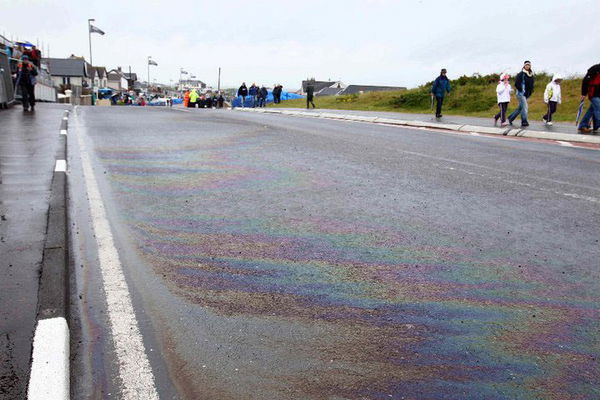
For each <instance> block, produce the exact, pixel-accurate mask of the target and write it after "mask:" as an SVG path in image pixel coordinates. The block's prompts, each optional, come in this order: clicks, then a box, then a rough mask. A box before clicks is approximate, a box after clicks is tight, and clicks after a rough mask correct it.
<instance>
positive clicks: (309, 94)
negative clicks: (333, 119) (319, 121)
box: [306, 82, 316, 110]
mask: <svg viewBox="0 0 600 400" xmlns="http://www.w3.org/2000/svg"><path fill="white" fill-rule="evenodd" d="M314 98H315V86H314V85H313V84H312V82H309V83H307V84H306V109H307V110H308V109H309V108H310V107H309V104H312V106H313V109H314V108H316V106H315V102H314V101H313V99H314Z"/></svg>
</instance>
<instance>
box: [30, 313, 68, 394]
mask: <svg viewBox="0 0 600 400" xmlns="http://www.w3.org/2000/svg"><path fill="white" fill-rule="evenodd" d="M69 390H70V385H69V326H68V325H67V321H66V320H65V319H64V318H63V317H58V318H49V319H42V320H40V321H38V324H37V328H36V329H35V335H34V337H33V356H32V362H31V375H30V377H29V388H28V389H27V398H28V399H29V400H48V399H56V400H63V399H64V400H67V399H69Z"/></svg>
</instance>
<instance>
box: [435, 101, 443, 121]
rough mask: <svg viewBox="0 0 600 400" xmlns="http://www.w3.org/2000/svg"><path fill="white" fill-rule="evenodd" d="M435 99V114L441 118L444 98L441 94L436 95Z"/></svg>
mask: <svg viewBox="0 0 600 400" xmlns="http://www.w3.org/2000/svg"><path fill="white" fill-rule="evenodd" d="M435 101H436V104H435V116H436V117H438V118H439V117H441V116H442V104H443V103H444V98H443V97H440V96H435Z"/></svg>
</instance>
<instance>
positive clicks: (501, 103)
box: [494, 73, 513, 127]
mask: <svg viewBox="0 0 600 400" xmlns="http://www.w3.org/2000/svg"><path fill="white" fill-rule="evenodd" d="M512 91H513V90H512V87H511V86H510V75H508V74H506V73H503V74H500V82H499V83H498V86H496V98H497V100H498V107H499V108H500V111H499V112H498V114H496V115H495V116H494V125H496V124H497V123H498V120H500V126H502V127H504V126H506V125H508V124H507V123H506V110H507V109H508V103H510V94H511V93H512Z"/></svg>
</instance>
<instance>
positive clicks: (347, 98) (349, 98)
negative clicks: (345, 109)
mask: <svg viewBox="0 0 600 400" xmlns="http://www.w3.org/2000/svg"><path fill="white" fill-rule="evenodd" d="M356 100H358V93H354V94H346V95H343V96H337V97H336V98H335V101H338V102H340V103H354V102H355V101H356Z"/></svg>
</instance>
